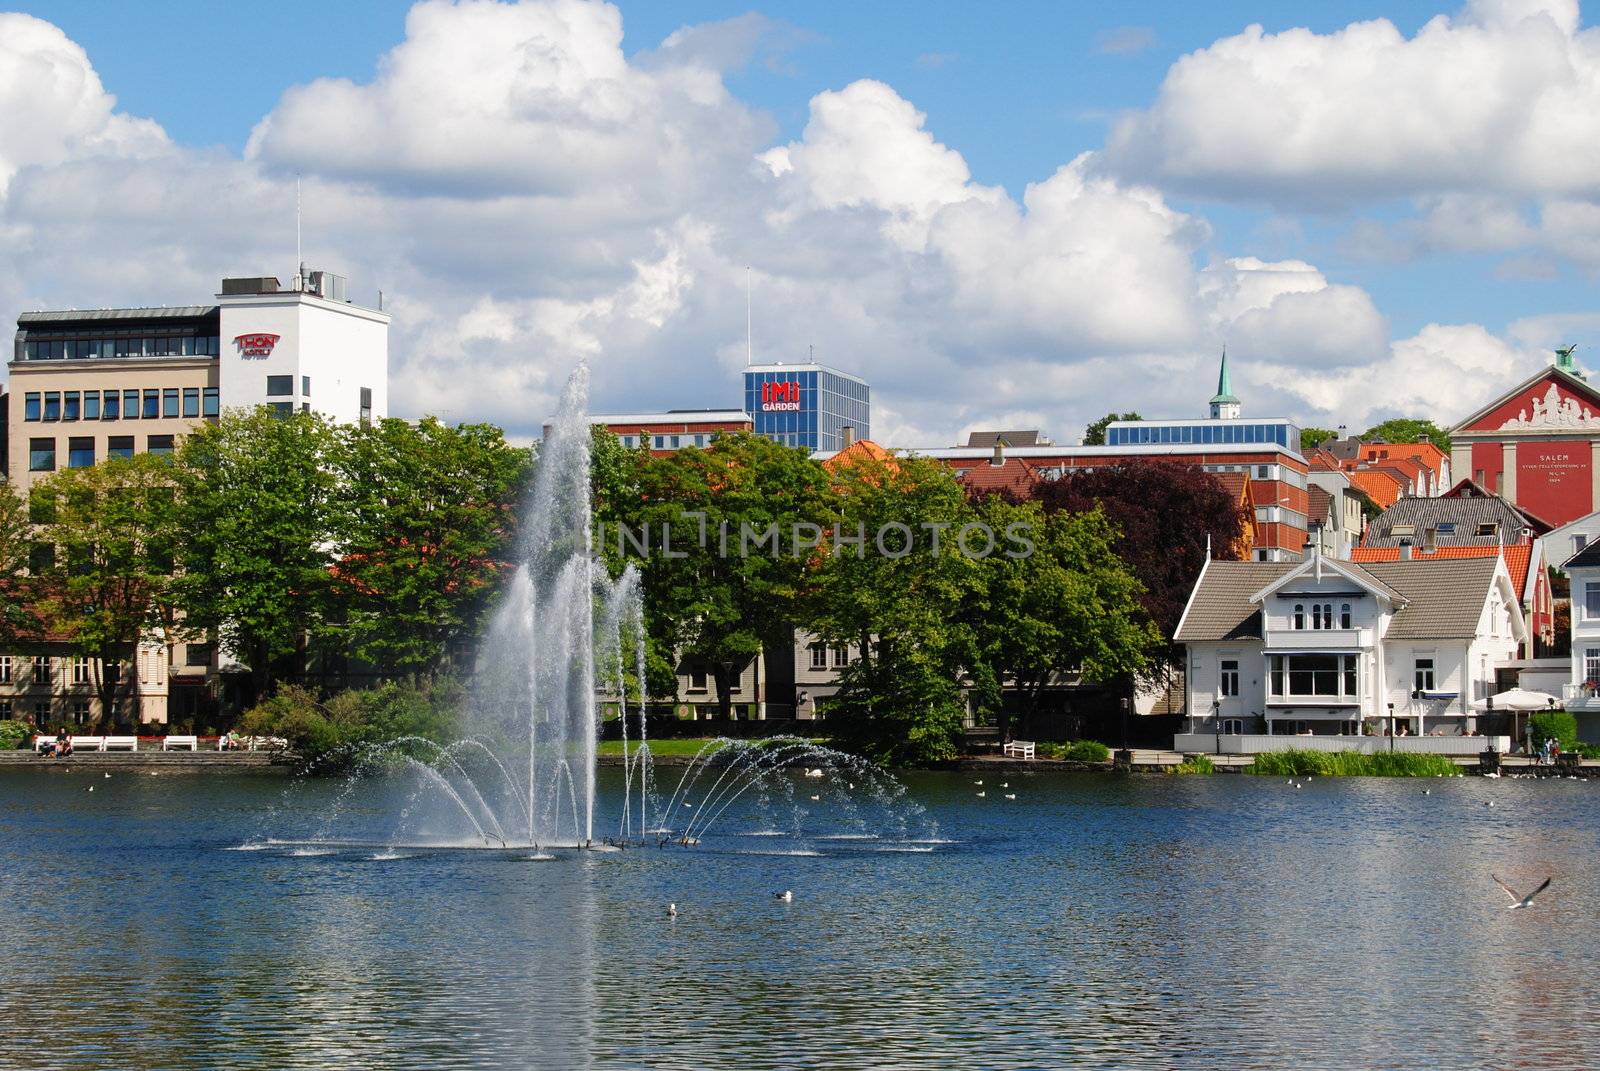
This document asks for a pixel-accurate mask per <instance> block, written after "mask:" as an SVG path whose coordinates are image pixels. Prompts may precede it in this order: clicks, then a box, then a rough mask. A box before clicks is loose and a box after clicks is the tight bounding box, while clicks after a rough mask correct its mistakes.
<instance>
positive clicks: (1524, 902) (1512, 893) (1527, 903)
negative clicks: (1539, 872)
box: [1489, 874, 1550, 911]
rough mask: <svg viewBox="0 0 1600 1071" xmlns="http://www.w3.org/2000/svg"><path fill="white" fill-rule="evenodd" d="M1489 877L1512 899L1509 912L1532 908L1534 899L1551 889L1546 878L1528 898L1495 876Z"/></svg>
mask: <svg viewBox="0 0 1600 1071" xmlns="http://www.w3.org/2000/svg"><path fill="white" fill-rule="evenodd" d="M1489 876H1490V877H1491V878H1494V883H1495V884H1496V885H1498V886H1500V887H1501V888H1502V889H1504V890H1505V891H1506V895H1507V896H1509V897H1511V906H1510V907H1508V908H1506V910H1507V911H1515V910H1517V909H1518V908H1520V907H1532V906H1533V898H1534V897H1535V896H1538V895H1539V894H1540V893H1542V892H1544V891H1545V890H1546V889H1548V888H1549V887H1550V879H1549V878H1545V879H1544V881H1542V882H1540V883H1539V887H1538V888H1537V889H1535V890H1533V891H1532V892H1531V893H1529V894H1528V895H1527V896H1523V895H1522V894H1521V893H1519V892H1517V890H1515V889H1513V888H1512V887H1511V886H1509V885H1507V884H1506V883H1505V882H1503V881H1501V880H1500V879H1499V878H1497V877H1495V876H1494V875H1493V874H1490V875H1489Z"/></svg>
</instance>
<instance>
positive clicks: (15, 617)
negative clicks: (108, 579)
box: [0, 480, 39, 643]
mask: <svg viewBox="0 0 1600 1071" xmlns="http://www.w3.org/2000/svg"><path fill="white" fill-rule="evenodd" d="M33 544H34V527H33V522H32V521H31V520H30V519H29V516H28V504H27V503H26V502H25V501H24V500H23V499H22V497H21V496H20V495H18V494H17V492H16V491H15V490H14V489H13V488H12V486H11V484H10V483H9V482H8V481H3V480H0V643H9V642H12V641H15V640H16V639H17V638H18V637H21V636H26V635H29V634H31V633H33V632H35V631H37V630H38V627H39V620H38V617H37V615H36V614H35V613H34V592H33V590H32V586H31V585H30V583H29V582H28V580H27V578H26V573H27V570H28V556H29V552H30V551H31V550H32V548H33Z"/></svg>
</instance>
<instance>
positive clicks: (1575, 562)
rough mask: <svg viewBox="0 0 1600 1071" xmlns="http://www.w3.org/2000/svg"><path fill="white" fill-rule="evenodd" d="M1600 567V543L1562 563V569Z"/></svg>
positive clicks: (1593, 544)
mask: <svg viewBox="0 0 1600 1071" xmlns="http://www.w3.org/2000/svg"><path fill="white" fill-rule="evenodd" d="M1586 565H1587V566H1594V565H1600V542H1597V543H1590V544H1589V545H1588V546H1586V547H1584V548H1583V549H1582V550H1580V551H1578V553H1576V554H1574V555H1573V556H1572V557H1570V558H1568V559H1567V560H1566V561H1564V562H1562V563H1561V568H1563V569H1571V568H1573V567H1574V566H1576V567H1577V568H1579V569H1581V568H1583V567H1584V566H1586Z"/></svg>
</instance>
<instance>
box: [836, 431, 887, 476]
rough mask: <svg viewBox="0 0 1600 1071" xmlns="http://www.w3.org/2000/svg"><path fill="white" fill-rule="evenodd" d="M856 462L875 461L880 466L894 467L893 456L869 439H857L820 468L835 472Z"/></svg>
mask: <svg viewBox="0 0 1600 1071" xmlns="http://www.w3.org/2000/svg"><path fill="white" fill-rule="evenodd" d="M857 461H875V462H878V463H880V464H885V465H890V466H894V455H893V454H891V453H890V452H889V451H887V450H885V449H884V448H883V447H881V446H879V445H878V444H877V443H875V442H873V441H872V440H871V439H857V440H856V441H855V442H853V443H851V444H850V445H849V446H847V447H845V448H844V449H843V450H840V451H839V452H838V453H836V454H834V455H833V456H832V457H830V458H828V460H826V461H824V462H823V463H822V467H823V468H825V469H827V470H828V471H829V472H837V471H839V470H840V469H841V468H843V467H844V466H846V465H853V464H855V463H856V462H857Z"/></svg>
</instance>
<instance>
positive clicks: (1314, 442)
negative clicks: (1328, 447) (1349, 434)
mask: <svg viewBox="0 0 1600 1071" xmlns="http://www.w3.org/2000/svg"><path fill="white" fill-rule="evenodd" d="M1338 437H1339V433H1338V432H1336V431H1331V430H1329V429H1328V428H1301V429H1300V452H1301V453H1305V452H1306V451H1307V450H1315V449H1316V448H1317V447H1319V446H1321V445H1322V444H1323V443H1325V442H1328V441H1329V440H1332V439H1337V438H1338Z"/></svg>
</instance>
